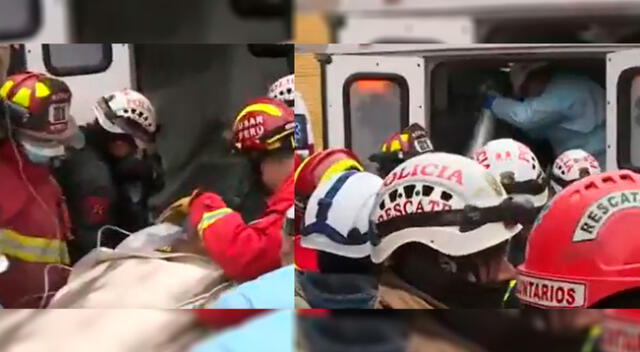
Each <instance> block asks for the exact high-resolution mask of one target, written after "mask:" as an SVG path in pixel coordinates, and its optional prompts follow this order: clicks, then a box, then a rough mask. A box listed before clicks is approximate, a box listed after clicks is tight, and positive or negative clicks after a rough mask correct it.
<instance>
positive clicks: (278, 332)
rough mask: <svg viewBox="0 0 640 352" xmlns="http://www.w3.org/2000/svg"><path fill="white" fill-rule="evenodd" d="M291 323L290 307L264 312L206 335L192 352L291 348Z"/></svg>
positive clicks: (284, 351) (280, 351)
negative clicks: (231, 326)
mask: <svg viewBox="0 0 640 352" xmlns="http://www.w3.org/2000/svg"><path fill="white" fill-rule="evenodd" d="M291 292H292V291H291ZM291 292H290V295H291ZM294 323H295V313H294V311H292V310H281V311H276V312H271V313H267V314H263V315H260V316H257V317H255V318H253V319H251V320H249V321H248V322H246V323H244V324H242V325H240V326H238V327H234V328H231V329H229V330H226V331H223V332H222V333H220V334H218V335H215V336H212V337H210V338H208V339H207V340H205V341H203V342H201V343H200V344H198V345H197V346H195V347H194V348H193V349H192V350H191V352H245V351H261V352H293V351H294V349H293V346H294V342H293V340H294Z"/></svg>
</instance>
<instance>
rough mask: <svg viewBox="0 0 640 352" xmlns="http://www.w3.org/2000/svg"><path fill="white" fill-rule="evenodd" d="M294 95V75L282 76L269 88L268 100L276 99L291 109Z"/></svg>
mask: <svg viewBox="0 0 640 352" xmlns="http://www.w3.org/2000/svg"><path fill="white" fill-rule="evenodd" d="M295 93H296V86H295V75H293V74H291V75H288V76H284V77H282V78H280V79H279V80H277V81H276V83H274V84H272V85H271V87H269V93H268V96H269V98H272V99H278V100H280V101H283V102H285V103H287V105H289V107H293V104H294V99H295Z"/></svg>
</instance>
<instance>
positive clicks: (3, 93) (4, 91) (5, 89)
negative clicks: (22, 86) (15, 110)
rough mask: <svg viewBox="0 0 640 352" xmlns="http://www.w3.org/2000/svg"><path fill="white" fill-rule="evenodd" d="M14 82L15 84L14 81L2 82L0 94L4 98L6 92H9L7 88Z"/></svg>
mask: <svg viewBox="0 0 640 352" xmlns="http://www.w3.org/2000/svg"><path fill="white" fill-rule="evenodd" d="M14 84H16V83H15V82H14V81H7V82H6V83H5V84H3V85H2V88H0V96H1V97H3V98H6V97H7V93H9V90H10V89H11V88H12V87H13V85H14Z"/></svg>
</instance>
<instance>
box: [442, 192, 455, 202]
mask: <svg viewBox="0 0 640 352" xmlns="http://www.w3.org/2000/svg"><path fill="white" fill-rule="evenodd" d="M451 198H453V195H452V194H451V193H449V192H447V191H442V193H441V194H440V199H442V200H444V201H445V202H448V201H450V200H451Z"/></svg>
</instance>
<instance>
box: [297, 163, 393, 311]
mask: <svg viewBox="0 0 640 352" xmlns="http://www.w3.org/2000/svg"><path fill="white" fill-rule="evenodd" d="M382 182H383V181H382V179H381V178H380V177H379V176H377V175H374V174H371V173H368V172H359V171H346V172H343V173H340V174H337V175H335V176H333V177H332V178H330V179H329V180H327V181H326V182H324V183H322V184H320V186H319V187H318V188H316V190H315V191H314V192H313V193H312V194H311V197H310V198H309V202H308V204H307V207H306V209H305V214H304V226H303V228H302V240H301V245H302V247H304V248H310V249H313V250H316V251H318V268H319V272H318V273H316V272H308V273H304V274H301V275H299V277H298V278H299V279H298V281H297V282H296V283H297V284H298V285H299V286H300V288H301V291H302V292H301V293H302V295H303V297H302V299H304V300H305V301H306V303H307V304H308V305H309V306H310V307H311V308H321V309H369V308H373V303H374V301H375V297H376V294H377V279H376V278H375V276H374V275H373V271H374V270H373V267H374V266H373V264H372V262H371V259H370V255H371V245H370V242H369V241H370V238H369V234H370V222H369V213H370V212H371V209H372V208H373V206H374V202H375V196H376V193H377V192H378V189H379V188H380V187H381V186H382Z"/></svg>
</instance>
